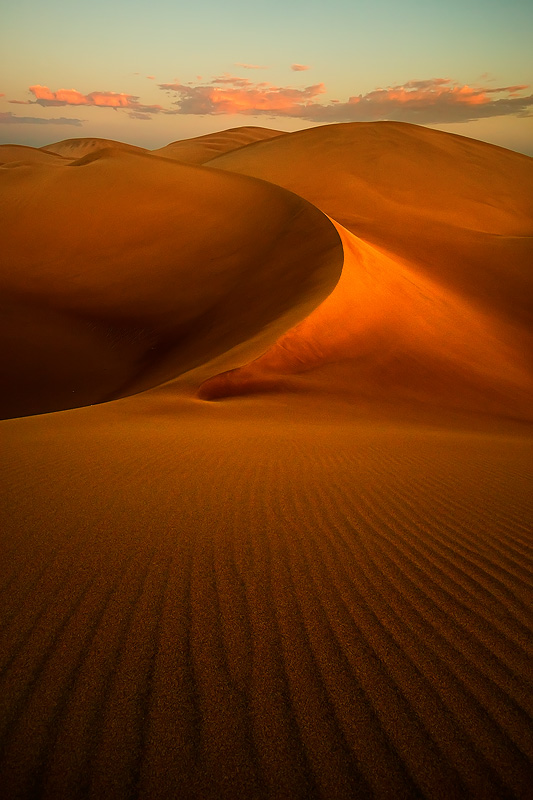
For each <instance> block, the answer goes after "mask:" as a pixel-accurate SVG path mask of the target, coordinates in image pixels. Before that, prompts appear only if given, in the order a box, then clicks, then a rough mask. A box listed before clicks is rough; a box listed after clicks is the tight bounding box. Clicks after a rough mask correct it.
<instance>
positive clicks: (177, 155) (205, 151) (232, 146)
mask: <svg viewBox="0 0 533 800" xmlns="http://www.w3.org/2000/svg"><path fill="white" fill-rule="evenodd" d="M282 134H283V131H273V130H271V129H270V128H258V127H256V126H254V125H250V126H244V127H242V128H229V130H227V131H219V132H218V133H208V134H206V135H205V136H197V137H196V138H194V139H182V140H181V141H178V142H171V143H170V144H167V145H166V146H165V147H159V148H158V149H157V150H152V151H151V152H152V153H153V154H154V155H158V156H164V157H165V158H174V159H176V160H177V161H182V162H184V163H186V164H205V163H206V161H210V160H211V159H212V158H215V157H216V156H219V155H221V154H223V153H227V152H230V151H233V150H236V149H239V148H241V147H247V146H248V145H250V144H254V143H255V142H261V141H263V140H265V139H272V138H274V137H277V136H281V135H282Z"/></svg>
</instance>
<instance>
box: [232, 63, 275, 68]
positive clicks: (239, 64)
mask: <svg viewBox="0 0 533 800" xmlns="http://www.w3.org/2000/svg"><path fill="white" fill-rule="evenodd" d="M235 66H236V67H242V68H243V69H268V67H265V66H259V64H243V63H242V61H236V62H235Z"/></svg>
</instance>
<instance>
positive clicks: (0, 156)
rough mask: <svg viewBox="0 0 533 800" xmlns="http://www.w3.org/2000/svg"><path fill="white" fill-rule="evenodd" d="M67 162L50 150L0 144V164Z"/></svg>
mask: <svg viewBox="0 0 533 800" xmlns="http://www.w3.org/2000/svg"><path fill="white" fill-rule="evenodd" d="M15 163H16V164H18V163H22V164H62V165H64V164H68V163H69V161H68V160H67V159H66V158H65V157H64V156H61V155H59V154H58V153H53V152H52V151H51V150H44V149H42V148H40V149H37V148H35V147H27V146H26V145H23V144H0V164H15Z"/></svg>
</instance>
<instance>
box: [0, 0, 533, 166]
mask: <svg viewBox="0 0 533 800" xmlns="http://www.w3.org/2000/svg"><path fill="white" fill-rule="evenodd" d="M532 40H533V3H531V2H530V0H507V1H506V2H505V3H504V2H501V1H500V2H496V0H447V2H446V3H442V2H440V0H439V1H436V0H407V1H406V2H400V0H368V2H367V1H366V0H365V1H364V2H363V1H361V0H329V2H324V0H269V2H268V3H265V2H264V0H263V1H262V2H255V0H248V1H247V2H244V0H225V2H221V0H193V1H192V2H191V0H188V1H187V2H179V0H174V2H171V0H151V2H146V0H130V1H129V2H125V0H105V2H104V0H93V2H91V3H88V2H86V1H85V2H80V0H47V2H46V3H43V2H36V0H17V2H16V3H15V2H12V3H10V4H9V5H8V4H4V8H3V10H2V11H0V143H8V142H12V143H18V144H26V145H31V146H36V147H41V146H44V145H46V144H49V143H52V142H56V141H59V140H62V139H67V138H75V137H85V136H88V137H93V136H94V137H103V138H108V139H117V140H119V141H124V142H129V143H131V144H137V145H140V146H143V147H148V148H150V149H153V148H157V147H162V146H164V145H165V144H168V143H169V142H172V141H176V140H178V139H184V138H189V137H193V136H200V135H203V134H206V133H211V132H214V131H218V130H224V129H226V128H232V127H237V126H240V125H260V126H263V127H267V128H274V129H277V130H284V131H294V130H299V129H302V128H308V127H312V126H314V125H323V124H328V123H335V122H360V121H369V120H379V119H389V120H401V121H405V122H413V123H416V124H421V125H428V126H431V127H436V128H439V129H441V130H446V131H450V132H453V133H458V134H461V135H463V136H470V137H473V138H478V139H481V140H484V141H488V142H491V143H493V144H497V145H500V146H502V147H507V148H509V149H513V150H517V151H519V152H522V153H527V154H528V155H533V57H532V55H531V41H532Z"/></svg>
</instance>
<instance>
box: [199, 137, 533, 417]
mask: <svg viewBox="0 0 533 800" xmlns="http://www.w3.org/2000/svg"><path fill="white" fill-rule="evenodd" d="M210 164H211V165H212V166H217V167H218V168H223V169H225V170H231V171H232V172H238V173H239V174H247V175H251V176H254V177H258V178H261V179H265V180H269V181H272V182H274V183H276V184H278V185H281V186H284V187H285V188H288V189H290V190H291V191H294V192H297V193H298V194H300V195H301V196H303V197H305V198H306V199H308V200H309V201H310V202H312V203H314V204H315V205H316V206H318V207H319V208H320V209H321V210H322V211H324V212H325V213H327V214H328V215H329V216H330V217H332V218H333V221H334V222H335V224H336V225H337V227H338V229H339V232H340V233H341V237H342V239H343V244H344V250H345V264H344V271H343V279H342V280H341V281H340V282H339V284H338V286H337V288H336V289H335V292H334V293H333V295H332V296H331V297H329V298H328V299H327V300H326V301H325V303H324V304H323V306H322V307H321V308H320V309H317V311H316V312H315V313H314V314H313V316H312V317H311V318H310V319H309V320H307V321H306V322H305V323H303V325H301V326H300V327H299V329H298V330H297V331H291V332H290V333H288V334H287V335H286V336H285V337H284V338H283V339H281V340H280V342H279V343H278V344H277V345H276V348H274V349H273V350H272V351H270V352H269V353H268V354H266V355H265V356H264V358H263V359H261V360H259V361H258V362H256V363H254V364H252V365H250V366H248V367H246V368H245V369H243V370H242V371H239V372H235V373H232V374H231V375H224V376H221V377H220V378H218V377H217V378H214V379H212V380H211V381H209V382H208V383H207V384H205V385H204V386H203V387H202V389H201V396H202V397H204V398H210V397H219V396H223V395H224V394H237V393H241V392H245V391H251V390H258V389H261V387H263V388H268V386H269V385H272V386H279V385H280V375H284V374H287V373H289V374H294V373H299V374H300V373H305V374H306V375H307V376H308V377H309V373H312V372H316V370H317V369H318V370H321V372H320V376H319V377H318V378H317V379H316V380H314V376H313V375H311V376H310V381H311V382H313V381H314V383H315V384H316V385H322V386H325V387H327V390H328V391H342V392H343V393H345V392H349V393H350V392H354V393H356V394H360V393H361V392H362V393H363V394H370V395H371V396H372V395H373V396H375V397H376V398H378V399H379V398H382V397H383V395H384V394H385V395H387V396H390V395H391V391H392V394H393V395H397V394H399V395H400V396H406V397H409V398H414V397H417V398H420V399H428V400H432V401H439V402H442V403H448V402H449V401H450V399H452V400H453V402H454V403H457V404H459V405H462V406H463V407H468V408H475V409H477V410H482V409H483V408H485V409H486V410H489V411H491V412H492V411H496V412H499V413H505V411H507V413H515V414H517V415H519V416H524V415H525V416H526V417H528V418H529V417H530V415H531V409H532V403H533V374H532V372H531V360H530V359H528V358H526V357H525V355H524V354H525V353H528V352H529V353H530V352H531V351H532V350H533V339H532V337H531V331H532V326H531V322H532V313H531V312H532V303H531V298H532V297H533V280H532V274H531V263H532V261H533V246H532V242H533V239H532V235H533V221H532V213H531V209H532V208H533V188H532V187H533V162H532V160H531V159H529V158H527V157H525V156H520V155H518V154H515V153H510V152H509V151H506V150H502V149H501V148H496V147H493V146H491V145H484V144H482V143H480V142H473V141H470V140H466V139H463V138H462V137H458V136H452V135H449V134H442V133H440V132H436V131H429V130H426V129H423V128H418V127H416V126H412V125H405V124H401V123H372V124H370V123H368V124H365V123H356V124H348V125H332V126H327V127H326V128H322V129H319V131H316V130H315V131H313V130H311V131H302V132H300V133H298V134H293V135H292V136H290V137H283V138H280V139H278V140H271V141H268V142H265V143H262V144H260V145H257V146H255V147H254V148H245V149H243V150H240V151H237V152H235V153H229V154H226V155H224V156H221V157H219V158H216V159H215V160H214V161H211V162H210ZM309 164H312V165H313V168H312V169H309ZM459 248H460V255H459V254H458V250H459ZM332 365H338V368H337V372H335V369H334V368H333V367H332ZM324 369H325V371H324ZM326 373H327V378H326ZM281 382H282V383H283V381H281ZM308 384H309V380H308V381H304V382H303V383H302V386H304V387H307V386H308ZM292 385H293V386H294V385H295V382H294V381H293V383H292Z"/></svg>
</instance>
